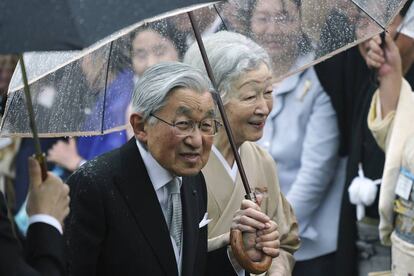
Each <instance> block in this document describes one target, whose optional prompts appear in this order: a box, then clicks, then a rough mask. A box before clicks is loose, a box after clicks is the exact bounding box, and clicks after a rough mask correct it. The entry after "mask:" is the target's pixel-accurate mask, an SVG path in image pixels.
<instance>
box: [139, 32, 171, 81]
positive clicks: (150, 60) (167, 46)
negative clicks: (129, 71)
mask: <svg viewBox="0 0 414 276" xmlns="http://www.w3.org/2000/svg"><path fill="white" fill-rule="evenodd" d="M176 60H178V51H177V49H176V48H175V47H174V44H173V43H172V42H171V41H170V40H169V39H167V38H165V37H163V36H161V35H160V34H159V33H157V32H156V31H154V30H150V29H147V30H143V31H141V32H139V33H138V34H137V35H136V36H135V38H134V40H133V41H132V66H133V68H134V71H135V73H136V74H137V75H138V76H140V75H142V74H143V73H144V71H145V70H146V69H147V68H149V67H151V66H152V65H155V64H157V63H160V62H163V61H176Z"/></svg>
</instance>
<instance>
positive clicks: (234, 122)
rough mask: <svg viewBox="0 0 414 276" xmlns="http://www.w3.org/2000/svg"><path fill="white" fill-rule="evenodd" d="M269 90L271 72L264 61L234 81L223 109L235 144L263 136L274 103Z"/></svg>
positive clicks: (270, 87)
mask: <svg viewBox="0 0 414 276" xmlns="http://www.w3.org/2000/svg"><path fill="white" fill-rule="evenodd" d="M272 90H273V89H272V72H271V71H270V70H269V68H268V67H267V65H265V64H264V63H262V64H261V65H260V66H259V67H258V68H257V69H255V70H252V71H248V72H246V73H244V74H242V75H241V76H240V77H239V78H238V79H237V80H235V81H234V83H233V85H232V90H231V91H230V93H229V100H228V101H227V102H226V104H225V108H226V113H227V116H228V119H229V123H230V125H231V128H232V130H233V134H234V138H235V142H236V145H237V146H238V147H239V146H241V144H242V143H244V142H245V141H257V140H259V139H260V138H261V137H262V135H263V128H264V125H265V121H266V118H267V116H268V115H269V113H270V111H271V110H272V106H273V99H272Z"/></svg>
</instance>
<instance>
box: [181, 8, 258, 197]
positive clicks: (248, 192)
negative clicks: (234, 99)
mask: <svg viewBox="0 0 414 276" xmlns="http://www.w3.org/2000/svg"><path fill="white" fill-rule="evenodd" d="M188 16H189V18H190V22H191V26H192V27H193V31H194V35H195V38H196V40H197V44H198V47H199V48H200V52H201V56H202V58H203V61H204V65H205V67H206V70H207V74H208V76H209V78H210V80H211V83H212V84H213V87H214V89H215V92H214V93H213V96H214V99H215V101H216V103H217V106H218V109H219V111H220V115H221V118H222V119H223V125H224V128H225V130H226V133H227V136H228V139H229V142H230V146H231V149H232V151H233V155H234V159H235V160H236V164H237V167H238V169H239V173H240V177H241V179H242V182H243V186H244V189H245V191H246V198H247V199H250V200H253V201H256V198H255V196H254V193H252V191H251V188H250V186H249V182H248V180H247V177H246V173H245V171H244V167H243V164H242V161H241V158H240V155H239V152H238V151H237V148H236V143H235V142H234V137H233V133H232V131H231V128H230V124H229V121H228V119H227V115H226V112H225V110H224V105H223V101H222V100H221V97H220V95H219V93H218V92H217V91H218V90H217V84H216V81H215V79H214V75H213V70H212V69H211V65H210V62H209V60H208V57H207V54H206V50H205V48H204V44H203V40H202V39H201V35H200V30H199V29H198V27H197V25H196V24H195V20H194V15H193V12H191V11H190V12H188Z"/></svg>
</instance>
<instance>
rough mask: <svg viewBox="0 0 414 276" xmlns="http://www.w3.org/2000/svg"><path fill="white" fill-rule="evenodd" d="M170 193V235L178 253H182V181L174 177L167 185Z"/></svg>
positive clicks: (168, 217)
mask: <svg viewBox="0 0 414 276" xmlns="http://www.w3.org/2000/svg"><path fill="white" fill-rule="evenodd" d="M167 191H168V208H167V219H168V227H169V229H170V235H171V236H172V237H173V238H174V240H175V244H176V245H177V248H178V252H180V251H181V233H182V228H183V226H182V224H183V220H182V208H181V195H180V179H178V178H177V177H174V178H173V179H172V180H171V181H170V182H169V183H168V184H167Z"/></svg>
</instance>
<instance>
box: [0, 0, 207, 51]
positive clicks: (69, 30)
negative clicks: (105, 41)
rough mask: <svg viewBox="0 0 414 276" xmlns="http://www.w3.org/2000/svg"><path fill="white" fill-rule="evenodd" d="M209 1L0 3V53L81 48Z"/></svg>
mask: <svg viewBox="0 0 414 276" xmlns="http://www.w3.org/2000/svg"><path fill="white" fill-rule="evenodd" d="M208 2H213V1H209V0H157V1H135V0H62V1H55V0H19V1H0V11H1V16H0V26H1V28H0V37H2V38H3V39H2V43H1V44H0V53H21V52H27V51H44V50H73V49H83V48H85V47H87V46H90V45H91V44H93V43H95V42H96V41H98V40H100V39H102V38H103V37H106V36H108V35H110V34H112V33H114V32H116V31H118V30H120V29H122V28H125V27H127V26H130V25H132V24H135V23H136V22H139V21H142V20H145V19H147V18H151V17H154V16H158V15H159V14H162V13H165V12H170V11H174V10H175V9H179V8H184V7H189V6H191V5H194V4H200V3H208Z"/></svg>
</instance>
